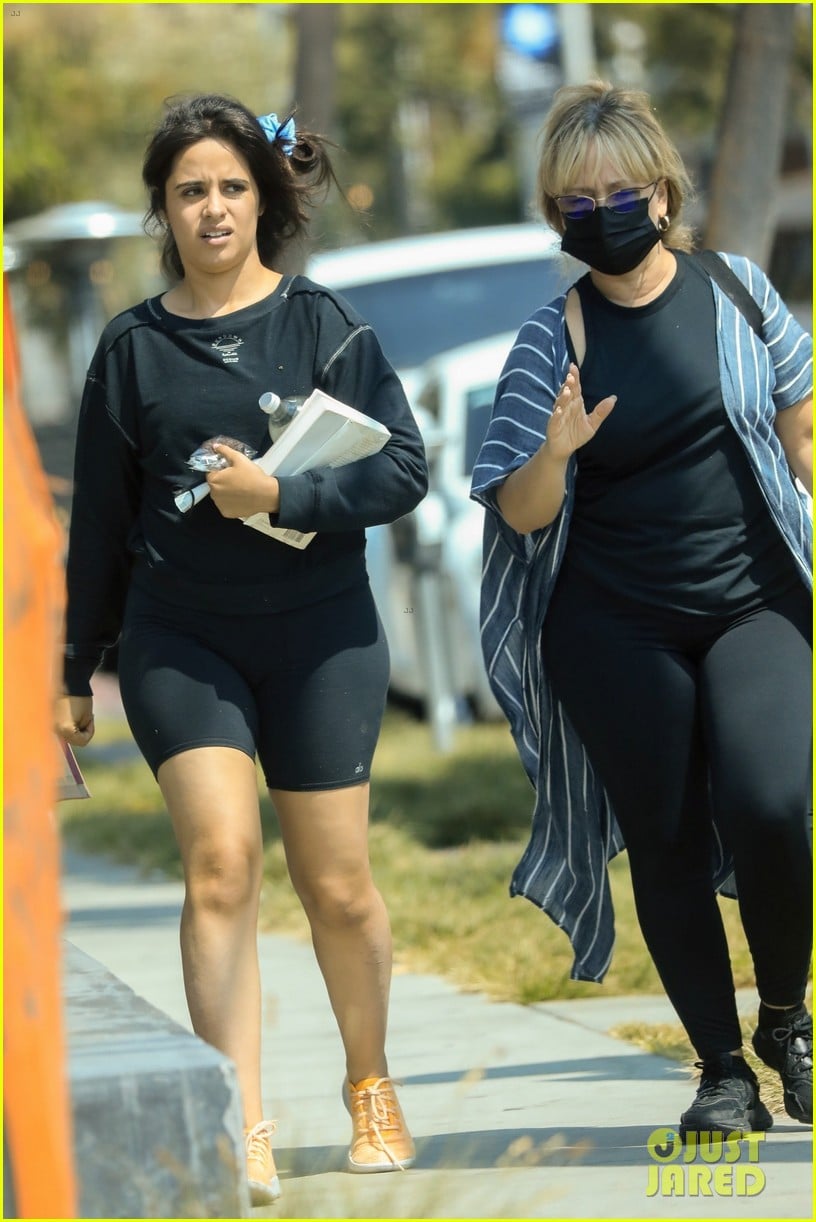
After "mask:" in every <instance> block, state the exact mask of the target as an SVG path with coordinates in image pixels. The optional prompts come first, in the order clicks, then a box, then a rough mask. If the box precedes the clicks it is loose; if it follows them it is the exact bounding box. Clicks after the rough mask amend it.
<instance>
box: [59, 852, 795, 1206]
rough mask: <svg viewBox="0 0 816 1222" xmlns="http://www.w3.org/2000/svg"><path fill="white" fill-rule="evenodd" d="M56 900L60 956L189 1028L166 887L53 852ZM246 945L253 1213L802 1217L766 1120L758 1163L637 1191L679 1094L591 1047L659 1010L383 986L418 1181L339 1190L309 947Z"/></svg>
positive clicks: (787, 1152)
mask: <svg viewBox="0 0 816 1222" xmlns="http://www.w3.org/2000/svg"><path fill="white" fill-rule="evenodd" d="M63 895H64V903H65V907H66V916H67V930H66V932H67V937H68V939H69V941H70V942H72V943H73V944H74V945H75V946H78V947H79V948H80V949H81V950H83V951H85V952H86V953H87V954H89V955H91V956H93V957H94V958H95V959H97V960H99V961H100V962H101V963H103V964H104V965H105V966H106V967H108V968H109V969H110V970H111V971H112V972H113V973H114V974H115V975H117V976H118V977H120V979H122V980H123V981H125V982H126V983H127V984H128V985H130V986H131V988H133V989H134V990H135V991H136V992H137V993H138V994H140V996H141V997H143V998H145V999H146V1000H147V1001H148V1002H150V1003H152V1004H153V1005H154V1006H156V1007H158V1008H159V1009H161V1010H162V1011H164V1012H165V1013H166V1014H168V1015H170V1016H171V1017H172V1018H173V1019H175V1020H176V1021H177V1022H178V1023H180V1024H182V1025H183V1026H185V1027H186V1028H188V1029H189V1020H188V1018H187V1012H186V1006H185V1002H184V995H183V991H182V985H181V966H180V958H179V951H178V918H179V912H180V907H181V899H182V893H181V887H180V885H179V884H177V883H174V882H168V881H166V880H163V879H142V878H140V877H138V876H137V875H136V873H135V872H134V871H132V870H129V869H126V868H123V867H119V866H115V865H111V864H110V863H108V862H106V861H103V860H101V859H88V858H83V857H78V856H75V855H74V854H72V853H67V854H66V855H65V860H64V892H63ZM542 919H543V918H542ZM259 946H260V956H261V972H262V981H263V995H264V1032H263V1037H264V1042H263V1080H264V1098H265V1101H266V1106H267V1114H268V1116H270V1117H274V1118H275V1119H276V1120H277V1122H278V1133H277V1139H276V1157H277V1161H278V1167H279V1170H280V1174H281V1181H282V1186H283V1197H282V1199H281V1201H280V1202H278V1203H277V1204H276V1205H275V1206H273V1207H271V1208H269V1209H267V1210H257V1211H254V1214H255V1216H258V1217H264V1216H266V1217H273V1218H274V1217H281V1218H308V1217H318V1218H329V1217H341V1218H463V1217H464V1218H539V1217H541V1218H576V1217H581V1218H590V1217H592V1218H597V1217H603V1218H624V1217H626V1218H667V1219H679V1218H694V1219H697V1218H731V1217H737V1216H742V1217H749V1218H751V1217H753V1218H760V1217H761V1218H809V1217H811V1216H812V1132H811V1130H810V1129H809V1128H807V1127H804V1126H802V1125H799V1124H796V1123H795V1122H794V1121H791V1120H789V1119H788V1118H787V1117H785V1116H779V1117H777V1118H776V1122H775V1125H774V1128H773V1130H772V1131H771V1132H770V1133H769V1134H768V1135H767V1136H766V1139H765V1140H764V1141H763V1142H762V1143H761V1144H760V1145H759V1146H758V1147H757V1149H758V1155H759V1161H758V1162H757V1163H755V1164H752V1165H751V1166H748V1167H746V1166H745V1164H746V1162H747V1159H748V1149H747V1148H746V1145H745V1143H743V1147H742V1152H741V1157H740V1162H739V1163H738V1164H735V1165H733V1166H731V1165H725V1159H724V1158H723V1159H721V1161H720V1163H719V1164H717V1165H716V1166H711V1165H709V1164H708V1163H704V1161H703V1159H702V1158H701V1152H698V1154H697V1157H696V1159H695V1161H694V1163H693V1164H690V1165H685V1164H684V1163H683V1161H682V1156H681V1157H680V1159H678V1160H677V1161H676V1162H673V1163H672V1164H670V1167H671V1169H672V1171H671V1174H672V1182H671V1184H670V1183H669V1182H668V1180H667V1179H665V1178H664V1180H663V1181H662V1183H660V1184H657V1185H655V1182H654V1181H655V1179H656V1177H657V1174H658V1173H657V1171H655V1167H656V1165H657V1164H656V1163H655V1161H654V1160H653V1159H652V1158H651V1157H650V1154H649V1151H648V1149H647V1142H648V1140H649V1137H650V1134H651V1133H652V1132H653V1131H654V1130H656V1129H659V1128H663V1127H672V1126H674V1125H676V1123H677V1120H678V1117H679V1115H680V1112H681V1111H682V1110H683V1109H684V1108H685V1107H687V1106H688V1104H689V1102H690V1100H691V1098H692V1096H693V1093H694V1087H693V1085H692V1084H691V1083H690V1081H689V1079H688V1076H687V1074H686V1073H685V1071H684V1070H683V1069H681V1068H678V1066H677V1065H675V1064H673V1063H672V1062H669V1061H666V1060H664V1059H662V1058H660V1057H655V1056H651V1055H648V1054H646V1053H643V1052H641V1051H639V1050H637V1049H636V1048H633V1047H631V1046H629V1045H628V1044H625V1043H622V1042H620V1041H618V1040H615V1039H613V1038H611V1037H610V1036H609V1035H608V1034H607V1031H608V1030H609V1028H610V1027H612V1026H614V1025H615V1024H616V1023H617V1022H620V1021H623V1020H625V1019H637V1018H643V1019H645V1020H647V1021H673V1015H672V1013H671V1011H670V1010H669V1008H668V1006H667V1004H666V1003H665V1002H663V1001H662V1000H661V999H659V998H604V997H603V994H602V990H600V989H599V998H598V1000H591V1001H565V1002H553V1003H547V1004H542V1005H537V1006H530V1007H522V1006H517V1005H509V1004H500V1003H494V1002H490V1001H487V1000H486V999H485V998H483V997H481V996H478V995H473V994H463V993H460V992H457V991H456V990H455V989H454V988H453V987H452V986H451V985H449V984H447V983H446V982H445V981H443V980H440V979H437V978H435V977H430V976H413V975H401V974H398V975H396V976H395V978H394V982H393V989H392V1003H391V1020H390V1034H389V1059H390V1064H391V1070H392V1073H393V1074H394V1076H395V1078H397V1079H399V1080H400V1081H401V1082H402V1083H403V1084H404V1085H403V1087H402V1089H401V1091H400V1097H401V1100H402V1103H403V1106H404V1109H405V1112H406V1116H407V1117H408V1120H409V1123H410V1125H411V1128H412V1131H413V1133H414V1135H415V1137H416V1139H417V1148H418V1160H417V1162H418V1165H417V1167H416V1168H415V1169H414V1170H412V1171H410V1172H407V1173H404V1174H403V1173H394V1174H389V1175H373V1176H353V1175H349V1174H347V1173H345V1172H344V1171H343V1169H342V1168H343V1165H344V1157H345V1151H346V1142H347V1138H348V1129H349V1122H348V1117H347V1115H346V1112H345V1110H344V1108H343V1105H342V1102H341V1099H340V1083H341V1079H342V1072H343V1056H342V1048H341V1045H340V1040H339V1037H338V1035H337V1030H336V1027H335V1023H334V1019H333V1016H332V1014H331V1011H330V1008H329V1004H328V1000H327V998H326V994H325V990H324V986H323V982H322V979H321V977H320V974H319V971H318V969H317V966H316V964H315V961H314V957H313V954H312V950H311V947H310V946H308V945H304V944H302V943H300V942H297V941H295V940H292V939H289V938H283V937H277V936H274V935H271V934H262V935H261V936H260V939H259ZM752 1011H753V1000H752V999H751V998H747V999H746V1012H747V1013H751V1012H752ZM738 1169H741V1172H740V1173H741V1174H743V1175H744V1174H745V1172H746V1171H751V1172H752V1174H751V1175H750V1176H748V1179H747V1184H748V1186H749V1187H750V1188H751V1189H752V1190H755V1189H756V1188H757V1187H759V1186H760V1185H761V1184H762V1181H763V1180H764V1187H762V1190H761V1191H759V1192H757V1193H756V1195H748V1196H746V1195H738V1193H737V1191H736V1189H735V1188H734V1185H736V1184H738V1183H739V1178H740V1177H739V1175H738V1174H737V1171H738ZM757 1173H759V1174H757ZM663 1175H664V1177H665V1176H667V1175H668V1171H667V1170H666V1169H665V1168H664V1170H663ZM666 1189H672V1190H673V1193H674V1195H664V1190H666ZM680 1189H683V1190H684V1194H683V1195H678V1193H679V1191H680ZM650 1193H651V1195H650Z"/></svg>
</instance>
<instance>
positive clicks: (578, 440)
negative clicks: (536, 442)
mask: <svg viewBox="0 0 816 1222" xmlns="http://www.w3.org/2000/svg"><path fill="white" fill-rule="evenodd" d="M616 401H617V395H608V396H607V397H606V398H605V399H601V401H600V403H598V404H597V405H596V407H595V410H594V411H592V412H589V413H587V411H586V408H585V407H584V397H583V395H582V393H581V378H580V375H579V373H578V366H577V365H570V367H569V372H568V374H567V377H566V380H565V382H564V385H563V386H562V387H561V389H560V390H559V392H558V394H557V395H556V397H555V406H554V407H553V413H552V416H551V417H550V422H549V424H548V426H547V450H549V452H550V455H551V457H552V458H558V459H561V460H564V459H567V458H569V456H570V455H571V454H574V453H575V451H576V450H578V449H580V448H581V446H583V445H586V443H587V442H588V441H591V440H592V438H593V437H594V436H595V434H596V433H597V431H598V429H599V428H600V427H601V425H602V424H603V422H604V420H606V418H607V416H608V415H609V413H610V412H611V411H612V408H613V407H614V406H615V403H616Z"/></svg>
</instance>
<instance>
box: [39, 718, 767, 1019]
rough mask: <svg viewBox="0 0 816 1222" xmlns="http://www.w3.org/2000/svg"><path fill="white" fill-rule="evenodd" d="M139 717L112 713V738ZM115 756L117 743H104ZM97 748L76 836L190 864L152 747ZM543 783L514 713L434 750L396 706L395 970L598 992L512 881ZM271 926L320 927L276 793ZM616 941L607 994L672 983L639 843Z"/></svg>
mask: <svg viewBox="0 0 816 1222" xmlns="http://www.w3.org/2000/svg"><path fill="white" fill-rule="evenodd" d="M123 735H125V736H126V735H127V730H126V729H123V728H122V726H121V724H119V723H115V722H107V723H106V722H104V721H101V722H100V726H99V730H98V733H97V739H96V742H97V744H98V745H99V746H101V747H103V748H105V749H106V750H107V751H111V750H115V747H116V744H117V742H118V741H120V740H121V739H122V737H123ZM99 756H104V752H101V753H99ZM99 756H97V757H96V758H95V755H94V751H93V748H90V749H89V750H88V751H87V752H85V753H83V754H81V756H80V761H81V764H82V766H83V770H84V772H85V774H86V778H87V780H88V784H89V786H90V789H91V792H92V794H93V797H92V799H91V800H90V801H79V802H66V803H61V804H60V814H61V818H62V827H63V831H64V835H65V838H66V841H67V843H68V844H69V845H72V846H74V847H76V848H78V849H82V850H84V851H87V852H93V853H105V854H109V855H110V856H112V857H114V858H115V859H117V860H120V861H125V862H129V863H131V864H134V865H137V866H140V867H141V868H143V869H144V870H151V869H158V870H161V871H164V872H166V873H169V874H172V875H176V876H179V875H180V872H181V871H180V864H179V859H178V853H177V850H176V847H175V842H174V840H173V836H172V832H171V828H170V824H169V820H168V818H167V815H166V813H165V811H164V807H163V804H162V801H161V796H160V794H159V791H158V788H157V786H156V784H155V782H154V781H153V778H152V776H151V775H150V772H149V770H148V769H147V767H146V765H145V764H144V763H143V762H142V761H141V760H140V759H135V760H134V759H125V760H124V761H120V762H115V763H110V762H105V760H104V758H99ZM532 801H533V793H532V789H531V787H530V785H529V783H528V781H527V779H526V777H525V776H524V773H523V771H522V768H521V765H520V763H519V761H518V757H517V755H516V751H515V748H514V746H513V744H512V741H511V738H510V734H509V731H508V730H507V728H506V727H505V726H504V725H474V726H468V727H463V728H461V729H460V730H459V731H458V732H457V736H456V743H455V748H454V750H453V751H452V752H451V753H449V754H447V755H441V754H439V753H437V752H435V751H434V750H433V746H432V742H431V737H430V732H429V729H428V727H427V725H425V724H424V723H421V722H418V721H416V720H415V719H413V718H411V717H410V716H408V715H407V714H405V713H402V712H398V711H395V710H389V713H388V715H387V717H386V721H385V726H384V728H383V733H382V737H381V740H380V745H379V748H378V751H377V757H376V759H375V767H374V775H373V778H372V809H371V819H372V822H371V835H370V846H371V862H372V868H373V871H374V876H375V878H376V880H377V884H378V886H379V887H380V889H381V891H382V892H383V895H384V897H385V900H386V903H387V905H388V910H389V913H390V916H391V923H392V928H393V933H394V949H395V965H396V970H397V971H400V970H410V971H417V972H431V973H434V974H438V975H442V976H445V977H447V978H448V979H449V980H451V981H452V982H454V983H455V984H456V985H457V986H459V987H460V988H463V989H470V990H479V991H483V992H485V993H486V994H488V995H489V996H491V997H493V998H496V999H501V1000H509V1001H516V1002H521V1003H532V1002H538V1001H546V1000H547V999H550V998H556V997H598V996H600V992H599V986H598V985H593V984H585V983H581V982H576V981H571V980H570V979H569V971H570V967H571V964H572V954H571V951H570V947H569V943H568V941H567V938H566V936H565V934H563V933H562V932H561V931H560V930H558V929H557V928H556V927H555V926H554V925H553V923H552V922H551V921H550V920H549V918H547V917H545V916H544V915H543V914H542V913H540V912H539V911H538V910H537V909H536V908H535V907H534V906H533V905H532V904H530V903H529V902H528V901H526V900H523V899H515V900H513V901H510V900H509V898H508V890H507V888H508V883H509V879H510V875H511V873H512V870H513V867H514V866H515V864H516V862H517V861H518V859H519V857H520V856H521V853H522V851H523V849H524V846H525V844H526V840H527V831H528V827H529V819H530V813H531V810H532ZM261 810H262V820H263V825H264V838H265V844H266V850H265V879H264V888H263V896H262V916H261V921H262V925H263V927H264V928H266V929H269V930H274V931H276V932H286V933H292V934H295V935H297V936H300V937H307V936H308V932H307V927H306V921H305V918H304V916H303V914H302V911H301V909H300V905H299V903H298V901H297V899H296V897H295V895H294V893H293V891H292V888H291V886H290V884H289V880H288V876H287V873H286V865H285V861H284V857H283V849H282V846H281V842H280V837H279V834H278V829H277V822H276V819H275V815H274V812H273V810H272V808H271V805H270V803H269V800H268V798H267V797H266V795H265V793H262V799H261ZM610 878H611V886H612V893H613V899H614V905H615V914H616V930H617V936H616V947H615V955H614V959H613V963H612V967H611V969H610V971H609V974H608V976H607V978H606V980H605V982H604V985H603V986H602V987H603V990H604V992H605V993H607V994H613V993H615V994H631V993H661V992H662V989H661V986H660V983H659V981H658V979H657V975H656V973H655V971H654V968H653V967H652V964H651V961H650V959H649V956H648V954H647V953H646V950H645V948H644V945H643V940H642V938H641V935H640V931H639V929H638V926H637V922H636V919H635V914H634V907H633V903H632V898H631V886H630V881H629V873H628V866H627V859H626V855H625V854H622V855H621V856H620V857H619V858H617V859H616V860H615V861H613V862H612V864H611V867H610ZM721 906H722V910H723V914H724V918H725V921H726V926H727V928H728V933H729V942H730V945H731V953H732V961H733V968H734V976H735V982H736V984H737V985H738V986H740V985H750V984H752V982H753V972H752V966H751V960H750V955H749V953H748V949H747V946H746V944H745V939H744V936H743V934H742V929H741V926H740V923H739V916H738V912H737V907H736V904H734V903H733V902H731V901H729V900H724V901H721Z"/></svg>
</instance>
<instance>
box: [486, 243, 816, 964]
mask: <svg viewBox="0 0 816 1222" xmlns="http://www.w3.org/2000/svg"><path fill="white" fill-rule="evenodd" d="M723 257H724V258H725V260H726V262H727V263H728V264H729V266H730V267H731V268H732V270H733V271H734V272H736V274H737V275H738V276H739V277H740V279H741V280H742V281H743V283H744V284H745V285H746V286H747V288H748V290H749V292H751V294H752V295H753V296H754V298H755V300H756V301H757V302H758V303H759V305H760V307H761V309H762V315H763V339H764V342H762V340H760V339H759V338H758V337H757V336H756V335H755V333H754V332H753V331H752V330H751V328H750V326H749V325H748V323H747V322H746V320H745V318H744V317H743V316H742V314H741V313H740V312H739V311H738V310H737V308H736V307H735V306H734V305H733V303H732V302H731V301H730V300H729V299H728V297H726V296H725V294H724V293H723V292H722V291H721V289H720V288H719V287H718V286H717V285H716V284H712V291H713V293H714V298H715V303H716V318H717V340H718V354H719V366H720V380H721V385H722V396H723V402H724V404H725V409H726V412H727V414H728V418H729V420H730V421H731V423H732V425H733V426H734V428H735V430H736V432H737V434H738V436H739V438H740V440H741V441H742V443H743V445H744V446H745V450H746V453H747V455H748V459H749V462H750V465H751V468H752V470H753V471H754V474H755V475H756V478H757V480H758V482H759V484H760V487H761V488H762V491H763V493H764V494H765V498H766V500H767V503H768V508H769V510H770V512H771V516H772V518H773V520H774V522H775V523H776V525H777V527H778V529H779V531H780V533H781V535H782V537H783V539H784V540H785V542H786V543H787V545H788V547H789V548H790V550H791V552H792V554H793V556H794V558H795V561H796V563H797V565H798V568H799V571H800V573H801V576H802V580H803V581H804V582H805V583H806V584H807V585H808V586H809V587H810V586H811V585H812V580H811V548H812V526H811V520H810V514H809V500H808V498H807V497H806V496H805V494H804V493H803V492H802V491H801V489H800V488H799V486H798V485H797V484H796V483H795V482H794V480H793V477H792V475H791V472H790V469H789V467H788V464H787V461H786V459H785V454H784V451H783V450H782V446H781V444H780V442H779V439H778V437H777V435H776V433H775V431H774V428H773V421H774V416H775V414H776V412H777V411H783V410H784V409H785V408H787V407H791V406H793V404H795V403H798V402H799V401H800V400H802V399H804V398H806V397H807V396H808V394H809V393H810V392H811V385H812V341H811V338H810V336H809V335H807V333H806V332H805V331H803V330H802V328H801V327H800V326H799V324H798V323H797V322H796V320H795V319H794V318H793V316H792V315H791V314H790V312H789V311H788V310H787V309H786V307H785V305H784V303H783V302H782V300H781V298H780V297H779V295H778V294H777V292H776V291H775V289H774V288H773V286H772V285H771V283H770V281H769V280H768V279H767V277H766V276H765V275H764V273H763V272H762V271H760V269H759V268H758V267H756V266H755V265H754V264H752V263H751V262H749V261H748V260H747V259H744V258H742V257H738V256H735V255H724V256H723ZM565 301H566V297H563V296H562V297H559V298H558V299H557V300H555V301H553V302H552V303H551V304H550V305H547V306H544V307H543V308H542V309H540V310H538V311H536V313H535V314H534V315H533V316H532V318H530V319H529V320H528V321H527V322H526V323H525V324H524V326H523V327H522V328H521V331H520V332H519V335H518V338H517V340H516V342H515V344H514V346H513V348H512V350H511V352H510V355H509V356H508V358H507V361H506V363H505V366H504V370H503V372H502V375H501V378H500V380H499V383H498V387H497V391H496V400H495V405H494V408H493V416H492V419H491V422H490V425H489V427H488V430H487V434H486V436H485V441H484V444H483V445H482V448H481V451H480V453H479V455H478V458H477V461H476V465H475V467H474V471H473V483H472V488H471V495H472V497H473V498H474V499H475V500H476V501H479V502H480V503H481V504H483V505H484V506H485V508H486V510H487V512H486V514H485V524H484V557H483V572H482V591H481V631H482V649H483V653H484V658H485V664H486V667H487V673H488V676H489V679H490V684H491V687H492V689H493V691H494V693H495V695H496V698H497V700H498V701H499V704H500V705H501V707H502V709H503V711H504V713H505V715H506V717H507V719H508V721H509V722H510V729H511V732H512V734H513V738H514V741H515V744H516V747H517V748H518V751H519V754H520V756H521V761H522V764H523V765H524V769H525V771H526V773H527V775H528V777H529V779H530V781H531V782H532V784H533V786H534V788H535V805H534V809H533V816H532V828H531V835H530V840H529V843H528V845H527V848H526V850H525V852H524V855H523V857H522V858H521V861H520V862H519V864H518V865H517V867H516V869H515V871H514V873H513V877H512V880H511V884H510V894H511V895H524V896H526V897H527V898H528V899H530V900H531V901H532V902H533V903H535V904H536V905H537V906H538V907H539V908H541V909H543V911H544V912H546V913H547V914H548V915H549V916H550V917H551V918H552V919H553V921H555V923H556V924H557V925H558V926H559V927H560V928H562V929H564V930H565V932H566V933H567V935H568V937H569V939H570V942H571V944H572V949H573V954H574V962H573V966H572V972H571V975H572V978H573V979H575V980H602V979H603V977H604V975H605V974H606V971H607V969H608V967H609V963H610V961H611V958H612V948H613V942H614V917H613V911H612V902H611V897H610V892H609V879H608V874H607V862H608V861H609V860H610V859H611V858H612V857H613V856H614V855H615V854H616V853H617V852H619V851H620V850H621V849H622V848H623V847H624V845H623V840H622V837H621V834H620V829H619V828H618V826H617V823H616V821H615V816H614V812H613V810H612V807H611V804H610V801H609V798H608V796H607V794H606V792H605V790H604V789H603V786H602V785H601V784H600V782H599V780H598V778H597V777H596V776H595V774H594V772H593V770H592V766H591V764H590V762H589V760H588V758H587V755H586V752H585V751H584V748H583V745H582V743H581V741H580V739H579V738H578V736H577V735H576V733H575V731H574V730H573V729H572V726H571V725H570V723H569V722H568V720H567V719H566V716H565V714H564V710H563V708H562V707H561V705H560V704H559V702H558V701H557V700H556V699H555V698H554V696H553V694H552V692H551V691H550V688H549V685H548V683H547V678H546V675H545V674H544V673H543V670H542V663H541V651H540V639H541V627H542V624H543V621H544V616H545V614H546V611H547V605H548V602H549V599H550V595H551V593H552V590H553V586H554V584H555V580H556V577H557V574H558V568H559V565H560V563H561V559H562V557H563V554H564V547H565V543H566V538H567V531H568V530H569V523H570V516H571V513H572V507H573V502H574V493H575V473H576V464H575V459H574V457H573V459H572V460H571V461H570V464H569V467H568V471H567V483H566V495H565V498H564V503H563V505H562V507H561V510H560V512H559V514H558V516H557V517H556V519H555V520H554V521H553V522H552V523H551V524H550V525H549V526H547V527H546V528H545V529H543V530H539V531H533V532H532V533H531V534H529V535H519V534H516V532H515V531H513V530H512V529H511V528H510V527H509V526H508V525H507V523H506V522H505V521H504V519H503V518H502V517H501V515H500V514H499V512H498V510H497V507H496V501H495V493H496V489H497V487H498V486H499V485H500V484H501V483H502V482H503V480H505V479H506V478H507V476H508V475H509V474H510V472H511V471H514V470H515V469H516V468H517V467H520V466H522V465H523V464H524V463H525V462H527V460H528V459H529V458H530V457H531V456H532V455H533V454H534V453H535V451H536V450H537V449H538V448H539V446H540V445H541V443H542V442H543V440H544V437H545V433H546V428H547V422H548V420H549V417H550V414H551V412H552V405H553V401H554V399H555V396H556V393H557V391H558V389H559V387H560V385H561V383H562V382H563V381H564V378H565V376H566V373H567V368H568V365H569V356H568V352H567V344H566V332H565V324H564V306H565ZM730 870H731V867H730V860H729V859H728V856H727V853H726V852H725V851H724V849H723V847H722V845H719V842H718V853H717V860H716V861H715V862H714V869H713V879H714V885H715V886H717V887H718V888H720V889H723V890H726V891H729V890H731V888H732V884H733V880H732V879H730V878H729V875H730Z"/></svg>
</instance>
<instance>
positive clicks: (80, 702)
mask: <svg viewBox="0 0 816 1222" xmlns="http://www.w3.org/2000/svg"><path fill="white" fill-rule="evenodd" d="M54 729H55V730H56V732H57V734H58V735H59V736H60V738H64V739H65V741H66V742H67V743H70V744H71V746H72V747H87V745H88V743H89V742H90V741H91V739H92V738H93V736H94V715H93V696H58V697H57V704H56V709H55V711H54Z"/></svg>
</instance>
